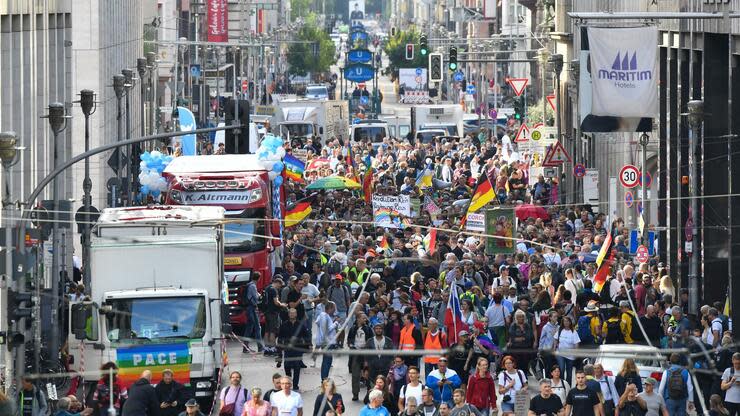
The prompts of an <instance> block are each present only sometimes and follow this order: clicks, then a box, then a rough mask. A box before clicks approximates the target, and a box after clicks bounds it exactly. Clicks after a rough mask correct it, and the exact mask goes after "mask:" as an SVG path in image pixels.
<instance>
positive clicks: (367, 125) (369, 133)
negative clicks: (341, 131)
mask: <svg viewBox="0 0 740 416" xmlns="http://www.w3.org/2000/svg"><path fill="white" fill-rule="evenodd" d="M349 132H350V133H349V135H350V138H351V139H352V142H353V143H355V142H356V143H359V142H366V143H367V142H370V143H372V144H373V146H375V147H377V146H380V145H381V144H382V143H383V139H385V138H386V137H388V138H390V136H389V135H388V123H386V122H385V121H382V120H371V119H368V120H360V121H359V122H357V123H354V124H352V126H351V127H350V128H349Z"/></svg>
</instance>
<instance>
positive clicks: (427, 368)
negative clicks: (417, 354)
mask: <svg viewBox="0 0 740 416" xmlns="http://www.w3.org/2000/svg"><path fill="white" fill-rule="evenodd" d="M427 325H429V330H428V331H427V333H426V335H424V349H425V350H439V351H440V352H441V351H442V350H443V349H445V348H447V347H448V346H449V345H447V335H445V333H444V332H442V331H440V330H439V322H438V321H437V319H436V318H429V321H428V322H427ZM438 364H439V355H425V356H424V374H429V373H431V372H432V370H436V369H437V366H438Z"/></svg>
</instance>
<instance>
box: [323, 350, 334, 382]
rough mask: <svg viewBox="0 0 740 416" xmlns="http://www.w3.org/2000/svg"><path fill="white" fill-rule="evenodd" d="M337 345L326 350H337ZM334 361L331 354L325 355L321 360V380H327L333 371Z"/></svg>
mask: <svg viewBox="0 0 740 416" xmlns="http://www.w3.org/2000/svg"><path fill="white" fill-rule="evenodd" d="M335 348H336V346H335V345H330V346H329V347H328V348H326V350H333V349H335ZM333 361H334V357H333V356H332V355H331V354H324V357H323V358H322V359H321V380H326V379H327V378H328V377H329V371H330V370H331V363H332V362H333Z"/></svg>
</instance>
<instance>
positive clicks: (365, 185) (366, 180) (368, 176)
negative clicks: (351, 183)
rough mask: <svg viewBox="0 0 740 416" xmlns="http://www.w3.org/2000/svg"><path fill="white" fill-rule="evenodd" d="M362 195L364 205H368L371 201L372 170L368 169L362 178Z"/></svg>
mask: <svg viewBox="0 0 740 416" xmlns="http://www.w3.org/2000/svg"><path fill="white" fill-rule="evenodd" d="M362 194H363V196H364V197H365V203H366V204H369V203H371V202H372V200H373V168H371V167H368V168H367V170H366V171H365V175H364V176H363V178H362Z"/></svg>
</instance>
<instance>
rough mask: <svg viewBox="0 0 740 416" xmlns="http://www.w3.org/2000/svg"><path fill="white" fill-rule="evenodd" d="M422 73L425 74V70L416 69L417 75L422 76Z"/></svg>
mask: <svg viewBox="0 0 740 416" xmlns="http://www.w3.org/2000/svg"><path fill="white" fill-rule="evenodd" d="M422 73H424V70H423V69H421V68H416V75H421V74H422Z"/></svg>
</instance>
